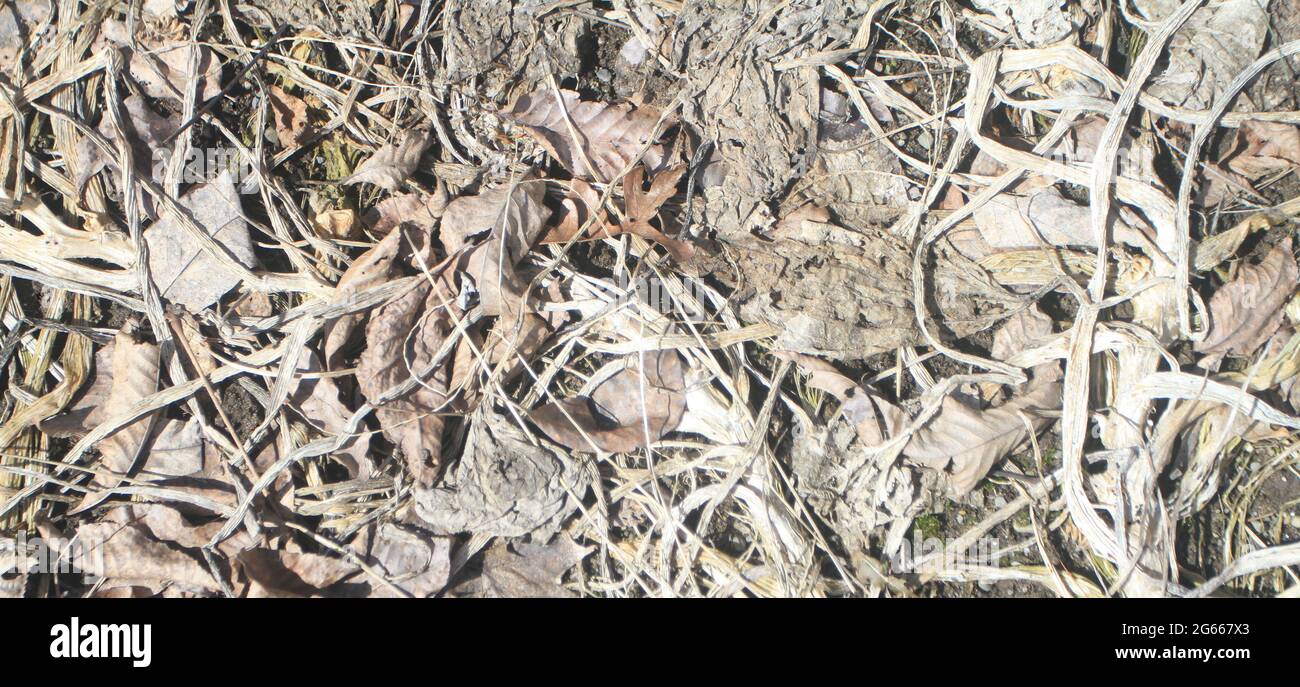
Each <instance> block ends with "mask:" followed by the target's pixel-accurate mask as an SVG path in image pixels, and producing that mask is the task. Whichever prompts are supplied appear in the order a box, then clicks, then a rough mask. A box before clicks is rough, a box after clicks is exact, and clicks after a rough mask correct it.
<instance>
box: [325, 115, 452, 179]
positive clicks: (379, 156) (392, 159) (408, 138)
mask: <svg viewBox="0 0 1300 687" xmlns="http://www.w3.org/2000/svg"><path fill="white" fill-rule="evenodd" d="M431 143H433V139H432V138H431V137H430V136H429V132H428V131H425V130H422V129H411V130H408V131H405V132H403V133H402V135H401V136H400V137H399V138H398V139H397V140H396V141H394V142H392V143H388V144H386V145H384V146H383V147H381V148H380V149H379V150H376V151H375V154H374V155H371V156H370V158H369V159H367V160H366V161H365V162H362V163H361V165H360V166H358V167H357V169H356V171H355V172H353V173H352V175H351V176H349V177H348V178H346V179H344V180H343V181H341V182H339V183H342V184H359V183H367V184H374V185H375V186H378V187H380V188H382V189H384V190H386V191H396V190H397V187H398V186H401V184H402V182H403V181H406V179H407V178H408V177H410V176H411V174H412V173H413V172H415V168H416V167H417V166H418V165H419V164H420V157H421V156H422V155H424V151H425V150H427V149H428V148H429V145H430V144H431Z"/></svg>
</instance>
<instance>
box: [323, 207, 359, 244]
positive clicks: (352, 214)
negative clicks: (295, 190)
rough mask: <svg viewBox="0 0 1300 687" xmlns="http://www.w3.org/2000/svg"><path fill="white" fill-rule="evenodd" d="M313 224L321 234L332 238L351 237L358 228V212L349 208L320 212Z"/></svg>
mask: <svg viewBox="0 0 1300 687" xmlns="http://www.w3.org/2000/svg"><path fill="white" fill-rule="evenodd" d="M312 224H313V225H315V227H316V231H318V232H320V235H321V236H324V237H326V238H331V239H347V238H351V237H352V235H353V234H355V233H356V230H357V212H356V210H352V209H349V208H341V209H338V210H326V211H325V212H318V213H316V216H315V217H313V218H312Z"/></svg>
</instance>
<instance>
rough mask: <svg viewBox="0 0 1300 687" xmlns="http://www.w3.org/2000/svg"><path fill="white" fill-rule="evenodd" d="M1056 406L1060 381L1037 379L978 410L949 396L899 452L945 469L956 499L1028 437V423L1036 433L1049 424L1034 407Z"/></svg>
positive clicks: (935, 467)
mask: <svg viewBox="0 0 1300 687" xmlns="http://www.w3.org/2000/svg"><path fill="white" fill-rule="evenodd" d="M1060 407H1061V385H1060V384H1059V383H1058V382H1055V381H1048V380H1039V379H1035V380H1033V382H1031V383H1030V385H1029V388H1028V389H1026V390H1025V393H1024V394H1023V395H1019V396H1014V397H1012V398H1011V400H1009V401H1007V402H1006V403H1003V404H1002V405H1000V406H998V407H996V408H989V409H985V410H980V409H978V408H975V407H972V405H968V404H967V403H965V402H963V401H962V400H961V399H958V398H956V397H954V396H948V397H946V398H944V400H943V405H942V406H940V409H939V412H938V414H936V415H935V416H934V417H933V418H931V419H930V421H929V422H928V423H927V424H926V426H924V427H922V428H921V429H920V430H918V431H917V432H916V433H915V434H913V435H912V439H911V440H910V441H908V443H907V446H905V447H904V448H903V455H904V456H906V457H907V458H908V460H910V461H911V462H912V463H914V464H916V465H920V466H922V467H927V468H930V469H932V470H937V471H939V472H942V473H944V474H945V475H946V476H947V477H948V489H949V492H950V493H951V494H952V495H953V496H954V497H959V496H961V495H963V494H965V493H966V492H968V491H970V490H971V489H974V488H975V485H977V484H979V481H980V480H981V479H983V478H984V475H986V474H988V471H989V470H990V469H992V468H993V466H994V465H996V464H997V463H998V462H999V461H1001V460H1002V459H1003V458H1005V457H1006V456H1007V455H1008V454H1009V453H1011V452H1012V451H1014V450H1015V449H1016V448H1017V447H1019V446H1020V445H1021V444H1022V443H1024V441H1025V440H1027V439H1028V438H1029V426H1030V425H1032V426H1033V428H1034V431H1040V430H1041V429H1042V428H1043V427H1045V426H1046V425H1047V424H1048V423H1049V422H1050V421H1049V420H1047V419H1045V418H1043V417H1042V416H1041V415H1039V414H1038V413H1037V412H1036V411H1041V410H1054V409H1059V408H1060ZM1025 418H1028V421H1029V422H1028V423H1026V421H1025Z"/></svg>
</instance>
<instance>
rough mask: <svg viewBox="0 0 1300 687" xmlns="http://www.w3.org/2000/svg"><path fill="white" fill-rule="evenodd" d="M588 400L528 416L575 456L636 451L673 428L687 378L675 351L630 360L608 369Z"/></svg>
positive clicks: (680, 411) (538, 410) (683, 406)
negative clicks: (579, 452)
mask: <svg viewBox="0 0 1300 687" xmlns="http://www.w3.org/2000/svg"><path fill="white" fill-rule="evenodd" d="M597 378H603V379H602V381H600V382H599V383H597V384H596V385H595V387H594V388H593V389H592V391H591V394H590V396H579V397H575V398H566V399H563V400H560V401H552V402H551V403H547V404H545V405H542V406H539V407H538V408H535V409H534V410H533V411H532V412H530V413H529V414H528V417H529V419H530V420H532V421H533V423H535V424H536V425H537V426H538V427H540V428H541V429H542V431H543V432H546V434H547V436H549V437H551V438H552V439H554V440H555V441H556V442H558V443H560V444H562V445H564V446H567V447H568V448H570V449H572V450H574V451H603V452H608V453H626V452H629V451H637V450H640V449H642V448H644V447H646V446H648V445H649V444H651V443H653V442H655V441H658V440H659V439H660V438H661V437H663V435H665V434H667V433H669V432H671V431H673V430H674V429H676V428H677V424H678V423H679V422H681V419H682V415H683V414H684V413H685V412H686V379H685V375H684V373H683V370H682V359H681V356H680V355H678V354H677V352H676V351H672V350H664V351H655V352H651V353H645V354H643V355H642V356H638V355H631V356H628V357H627V358H625V359H623V360H618V361H615V362H614V363H611V365H609V366H606V368H605V369H604V370H602V373H598V374H597Z"/></svg>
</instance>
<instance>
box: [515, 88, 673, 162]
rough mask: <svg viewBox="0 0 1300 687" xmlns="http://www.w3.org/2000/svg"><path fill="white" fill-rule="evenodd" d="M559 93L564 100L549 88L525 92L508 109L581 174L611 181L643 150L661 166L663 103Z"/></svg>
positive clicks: (548, 148) (559, 158)
mask: <svg viewBox="0 0 1300 687" xmlns="http://www.w3.org/2000/svg"><path fill="white" fill-rule="evenodd" d="M559 94H560V99H559V100H557V99H556V97H555V93H553V92H551V91H546V90H542V91H536V92H534V93H530V94H527V95H524V96H522V97H520V98H519V99H518V100H516V101H515V103H514V104H513V105H512V106H511V107H510V108H509V109H508V110H507V111H506V112H505V113H504V114H505V116H506V117H507V118H508V119H511V120H512V121H514V122H516V123H518V124H520V125H522V126H523V127H524V130H526V131H527V132H528V133H529V134H531V135H532V137H533V138H535V139H536V140H537V142H538V143H540V144H541V145H542V147H543V148H545V149H546V151H547V152H548V153H550V154H551V156H552V157H554V158H555V159H556V160H557V161H558V162H559V163H560V164H562V165H564V167H565V169H567V170H569V171H570V172H573V173H574V174H576V175H578V176H583V177H586V178H588V179H595V180H597V181H610V180H612V179H614V178H615V177H617V176H618V175H619V174H620V173H621V172H622V171H623V170H624V169H625V168H627V166H628V165H630V164H631V163H633V162H636V161H637V160H639V159H641V156H642V151H643V150H645V151H646V154H645V156H646V160H647V162H648V163H650V166H651V167H654V168H657V167H658V166H659V163H660V162H661V161H662V158H663V150H662V148H661V147H660V146H653V145H651V143H652V142H653V140H654V136H655V135H656V133H657V132H658V125H659V119H660V117H661V115H662V113H661V112H660V111H659V110H658V109H656V108H653V107H647V106H641V107H636V106H633V105H631V104H628V103H618V104H607V103H601V102H591V101H583V100H580V99H579V97H578V94H577V93H575V92H574V91H567V90H566V91H559ZM570 125H572V129H573V130H574V131H573V132H572V133H571V132H570ZM574 133H576V135H577V140H576V141H575V138H574V135H573V134H574ZM588 162H590V164H591V167H594V169H592V168H591V167H588Z"/></svg>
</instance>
